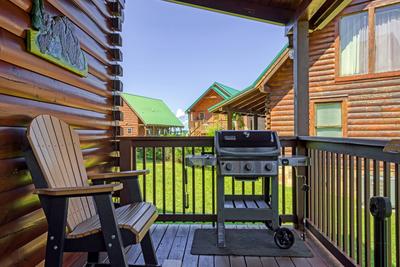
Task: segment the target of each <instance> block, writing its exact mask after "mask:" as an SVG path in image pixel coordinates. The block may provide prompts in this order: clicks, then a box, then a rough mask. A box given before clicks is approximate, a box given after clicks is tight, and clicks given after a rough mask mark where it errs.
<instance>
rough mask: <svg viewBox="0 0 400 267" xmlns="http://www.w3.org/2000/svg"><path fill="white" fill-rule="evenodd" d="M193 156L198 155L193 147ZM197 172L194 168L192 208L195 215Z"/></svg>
mask: <svg viewBox="0 0 400 267" xmlns="http://www.w3.org/2000/svg"><path fill="white" fill-rule="evenodd" d="M192 154H193V155H194V154H196V151H195V149H194V147H193V146H192ZM195 172H196V169H195V167H192V206H193V210H192V213H193V214H195V213H196V177H195V175H196V174H195Z"/></svg>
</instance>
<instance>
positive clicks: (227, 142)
mask: <svg viewBox="0 0 400 267" xmlns="http://www.w3.org/2000/svg"><path fill="white" fill-rule="evenodd" d="M280 148H281V146H280V142H279V137H278V135H277V133H276V132H275V131H217V132H216V133H215V151H216V154H217V156H220V157H223V156H230V157H238V158H240V157H247V158H248V157H257V158H258V157H272V156H279V155H280Z"/></svg>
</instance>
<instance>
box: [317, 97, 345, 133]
mask: <svg viewBox="0 0 400 267" xmlns="http://www.w3.org/2000/svg"><path fill="white" fill-rule="evenodd" d="M329 103H341V112H342V114H341V115H342V137H347V131H348V130H347V96H343V97H328V98H315V99H311V100H310V135H311V136H316V135H317V130H316V125H315V119H316V110H317V109H316V105H318V104H329Z"/></svg>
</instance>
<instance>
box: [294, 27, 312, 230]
mask: <svg viewBox="0 0 400 267" xmlns="http://www.w3.org/2000/svg"><path fill="white" fill-rule="evenodd" d="M308 29H309V25H308V21H304V20H299V21H296V22H295V23H294V26H293V48H294V61H293V86H294V134H295V136H305V135H308V133H309V93H308V73H309V62H308V61H309V49H308V46H309V43H308V42H309V40H308ZM306 153H307V151H306V148H305V147H304V146H301V144H298V146H297V149H296V154H298V155H306ZM296 175H297V177H296V179H295V181H294V182H295V189H296V190H293V194H294V195H293V200H296V201H293V211H296V215H297V222H295V226H296V227H297V228H299V229H301V230H302V229H303V228H304V224H303V219H304V216H305V214H304V192H303V191H302V190H301V187H302V184H303V183H304V182H305V181H304V179H303V178H301V177H305V176H306V175H307V169H306V168H305V167H298V168H297V174H296Z"/></svg>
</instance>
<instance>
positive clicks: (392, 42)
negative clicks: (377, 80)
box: [375, 5, 400, 72]
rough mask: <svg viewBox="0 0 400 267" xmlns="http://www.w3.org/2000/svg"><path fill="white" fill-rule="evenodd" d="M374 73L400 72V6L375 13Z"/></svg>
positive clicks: (384, 8)
mask: <svg viewBox="0 0 400 267" xmlns="http://www.w3.org/2000/svg"><path fill="white" fill-rule="evenodd" d="M375 45H376V55H375V71H376V72H385V71H395V70H400V56H399V55H400V5H394V6H388V7H383V8H378V9H376V11H375Z"/></svg>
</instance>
